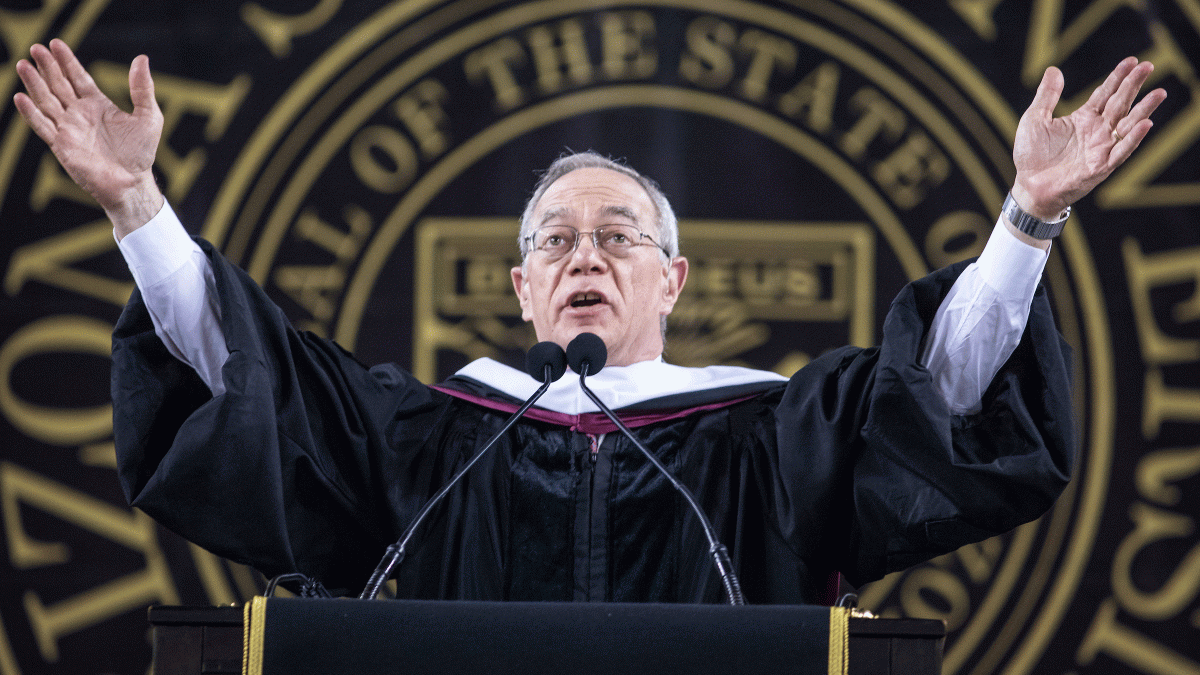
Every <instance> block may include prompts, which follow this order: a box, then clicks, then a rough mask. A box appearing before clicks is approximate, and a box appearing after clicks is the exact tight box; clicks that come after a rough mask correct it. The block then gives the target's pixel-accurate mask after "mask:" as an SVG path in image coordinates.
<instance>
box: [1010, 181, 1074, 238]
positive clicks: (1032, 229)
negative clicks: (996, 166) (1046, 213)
mask: <svg viewBox="0 0 1200 675" xmlns="http://www.w3.org/2000/svg"><path fill="white" fill-rule="evenodd" d="M1000 212H1001V213H1003V214H1004V217H1005V218H1008V222H1010V223H1012V224H1013V227H1015V228H1017V229H1018V230H1020V231H1022V232H1024V233H1025V234H1027V235H1029V236H1031V237H1033V238H1034V239H1053V238H1055V237H1057V236H1058V235H1059V234H1062V231H1063V227H1065V226H1066V224H1067V218H1068V217H1069V216H1070V215H1071V207H1069V206H1068V207H1067V208H1065V209H1063V210H1062V212H1061V213H1059V214H1058V218H1056V219H1054V220H1052V221H1050V222H1046V221H1044V220H1040V219H1038V218H1035V217H1033V216H1031V215H1029V214H1028V213H1026V212H1025V209H1023V208H1021V206H1020V204H1017V200H1015V199H1013V196H1012V193H1011V192H1010V193H1008V197H1007V198H1006V199H1005V200H1004V206H1003V208H1001V209H1000Z"/></svg>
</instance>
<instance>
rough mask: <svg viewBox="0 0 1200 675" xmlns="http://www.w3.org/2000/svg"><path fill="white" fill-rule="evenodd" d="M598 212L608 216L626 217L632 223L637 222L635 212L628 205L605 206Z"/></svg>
mask: <svg viewBox="0 0 1200 675" xmlns="http://www.w3.org/2000/svg"><path fill="white" fill-rule="evenodd" d="M600 212H601V213H603V214H604V215H606V216H608V217H610V218H611V217H616V218H628V219H629V220H631V221H633V222H634V224H637V222H638V217H637V212H635V211H634V210H633V209H631V208H629V207H628V206H617V205H612V206H605V207H604V208H603V209H601V211H600Z"/></svg>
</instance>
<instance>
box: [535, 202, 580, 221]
mask: <svg viewBox="0 0 1200 675" xmlns="http://www.w3.org/2000/svg"><path fill="white" fill-rule="evenodd" d="M571 213H572V210H571V207H569V206H551V207H550V208H548V209H546V211H545V212H544V213H543V214H542V219H541V220H540V221H539V222H538V224H539V225H545V224H546V223H548V222H550V221H551V220H554V219H555V218H564V217H566V218H569V217H570V215H571Z"/></svg>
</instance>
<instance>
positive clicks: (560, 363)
mask: <svg viewBox="0 0 1200 675" xmlns="http://www.w3.org/2000/svg"><path fill="white" fill-rule="evenodd" d="M546 366H550V381H551V382H553V381H555V380H557V379H558V378H560V377H562V375H563V373H564V372H566V370H567V353H566V352H564V351H563V348H562V347H559V346H558V344H556V343H554V342H539V343H537V344H536V345H534V346H533V348H532V349H530V350H529V353H528V354H526V355H525V372H527V373H529V376H530V377H532V378H533V379H535V380H537V381H538V382H542V381H544V380H543V378H545V376H546V373H545V370H546Z"/></svg>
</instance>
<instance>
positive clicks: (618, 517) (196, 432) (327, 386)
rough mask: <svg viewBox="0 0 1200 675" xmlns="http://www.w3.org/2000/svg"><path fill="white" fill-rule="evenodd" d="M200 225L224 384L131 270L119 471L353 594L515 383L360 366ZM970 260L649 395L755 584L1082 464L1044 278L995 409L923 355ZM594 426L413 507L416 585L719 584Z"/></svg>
mask: <svg viewBox="0 0 1200 675" xmlns="http://www.w3.org/2000/svg"><path fill="white" fill-rule="evenodd" d="M203 246H204V249H205V251H206V252H207V253H208V254H209V255H210V256H211V258H212V261H213V268H214V269H213V271H214V276H215V279H216V285H217V293H218V296H219V302H220V307H221V316H222V320H221V325H222V329H223V331H224V334H225V337H226V342H227V344H228V347H229V350H230V357H229V360H228V362H227V363H226V364H225V366H224V368H223V371H222V372H223V376H224V381H225V387H226V392H225V393H224V394H222V395H220V396H217V397H215V398H213V397H211V396H210V395H209V392H208V389H207V387H206V386H205V385H204V384H203V383H202V382H201V381H200V380H199V378H198V377H197V376H196V374H195V373H194V371H192V369H191V368H189V367H187V366H186V365H184V364H182V363H180V362H179V361H177V360H176V359H174V358H173V357H172V356H170V354H169V353H168V352H167V350H166V348H165V347H164V345H163V344H162V342H161V341H160V340H159V339H158V337H157V336H156V335H155V334H154V329H153V326H152V324H151V321H150V317H149V315H148V314H147V311H146V309H145V306H144V305H143V304H142V301H141V298H140V295H139V294H137V293H136V292H135V294H134V296H133V298H132V299H131V300H130V302H129V305H128V307H127V308H126V310H125V312H124V314H123V315H122V317H121V320H120V321H119V323H118V325H117V327H116V330H115V332H114V342H113V401H114V411H115V412H114V417H115V438H116V446H117V457H118V463H119V475H120V479H121V483H122V486H123V488H124V490H125V493H126V495H127V497H128V499H129V501H130V503H131V504H132V505H134V506H137V507H139V508H141V509H143V510H144V511H145V512H146V513H148V514H150V515H151V516H152V517H154V518H155V519H157V520H158V521H159V522H160V523H162V524H163V525H165V526H166V527H167V528H169V529H171V530H173V531H175V532H177V533H178V534H180V535H182V536H183V537H185V538H187V539H189V540H191V541H193V542H195V543H197V544H199V545H201V546H203V547H204V548H206V549H208V550H210V551H212V552H214V553H216V554H218V555H221V556H224V557H227V558H229V559H232V560H234V561H237V562H241V563H245V564H247V565H251V566H254V567H255V568H257V569H259V570H261V571H262V572H263V573H264V574H266V575H268V576H273V575H276V574H281V573H285V572H294V571H299V572H303V573H305V574H308V575H310V576H313V577H316V578H318V579H320V580H321V581H322V582H323V583H324V584H325V585H326V586H329V587H331V588H340V589H346V590H347V591H348V592H349V593H351V594H357V593H358V592H359V591H360V590H361V588H362V586H363V585H364V583H365V581H366V578H367V576H368V575H369V574H370V572H371V570H372V569H374V567H375V565H376V563H377V562H378V560H379V558H380V556H381V555H382V552H383V549H384V547H385V546H386V545H387V544H389V543H392V542H394V541H395V540H396V539H398V538H399V536H400V534H401V533H402V532H403V530H404V528H405V527H406V526H407V524H408V523H409V522H410V520H411V519H412V518H413V516H414V515H415V513H416V512H417V510H418V509H419V508H420V507H421V505H422V504H423V503H424V502H425V501H426V499H428V498H429V497H430V496H431V495H432V494H433V493H434V492H436V491H437V490H438V488H440V487H441V486H442V485H443V484H444V483H445V482H446V481H447V480H448V479H449V477H450V476H452V475H453V474H454V473H455V472H456V470H457V469H458V468H459V467H461V466H462V465H463V463H464V462H465V461H467V460H468V459H469V458H470V457H471V456H472V455H474V454H475V452H476V451H477V450H478V449H479V448H480V447H482V445H483V444H484V443H485V442H486V441H487V440H488V438H490V437H491V436H492V434H493V433H494V432H495V431H496V430H497V429H499V427H500V426H501V425H502V424H503V422H504V420H505V418H506V417H507V413H506V412H505V410H504V408H505V406H508V407H509V408H511V407H512V404H514V403H515V401H514V400H512V399H511V398H510V397H506V395H505V394H503V393H502V392H497V391H494V390H489V389H488V388H487V387H484V386H482V385H480V384H479V383H478V382H472V381H465V380H461V379H457V380H456V379H452V380H450V381H448V382H447V383H444V385H443V386H441V387H440V388H432V387H428V386H425V385H423V384H421V383H420V382H418V381H417V380H416V379H415V378H413V377H412V376H411V375H410V374H408V373H407V372H405V371H403V370H401V369H399V368H397V367H395V366H392V365H385V366H378V367H375V368H367V367H364V366H362V365H360V364H359V363H357V362H356V361H355V360H354V358H353V357H352V356H351V355H350V354H349V353H347V352H346V351H344V350H343V349H341V348H340V347H338V346H337V345H336V344H334V343H332V342H329V341H326V340H323V339H320V338H317V337H315V336H313V335H311V334H308V333H304V332H298V331H295V330H293V329H292V327H291V326H290V324H289V323H288V321H287V319H286V318H285V317H284V316H283V314H282V312H281V311H280V310H279V309H278V308H277V307H276V306H274V305H273V304H272V303H271V302H270V301H269V300H268V299H267V297H266V296H265V294H264V293H263V292H262V290H261V289H259V288H258V287H257V286H256V285H255V284H254V283H253V282H252V281H251V280H250V279H249V278H248V277H247V276H246V275H245V274H244V273H243V272H241V270H239V269H237V268H235V267H234V266H232V265H231V264H229V263H228V262H227V261H225V260H224V259H223V258H222V257H221V256H220V255H219V254H216V253H214V252H213V251H212V249H211V247H210V246H208V245H207V244H204V245H203ZM961 269H962V265H957V266H955V267H953V268H950V269H947V270H943V271H941V272H938V273H935V274H933V275H931V276H929V277H927V278H925V279H922V280H920V281H918V282H915V283H913V284H910V285H909V286H907V287H906V288H905V289H904V290H903V291H902V292H901V293H900V295H899V296H898V297H897V299H896V301H895V302H894V304H893V306H892V308H891V311H890V312H889V314H888V317H887V320H886V322H885V324H884V328H883V339H882V341H881V346H880V347H878V348H871V349H858V348H843V349H839V350H836V351H833V352H831V353H828V354H826V355H824V356H822V357H820V358H818V359H816V360H814V361H813V362H812V363H811V364H810V365H808V366H806V367H805V368H803V369H801V370H800V371H799V372H798V373H796V374H795V375H794V376H793V377H792V378H791V379H790V380H789V381H787V382H785V383H774V384H772V383H766V384H762V385H761V386H758V387H753V388H751V390H739V391H736V392H723V391H715V392H695V393H694V394H689V395H685V396H681V397H671V398H669V399H662V400H658V401H654V402H651V403H650V404H646V405H642V406H639V408H640V410H638V411H636V412H637V413H638V414H639V415H640V416H641V417H640V418H639V424H640V426H638V427H637V428H635V429H634V432H635V433H636V434H638V436H639V437H640V440H641V441H642V442H643V443H644V444H645V445H646V446H648V447H649V448H651V449H653V450H654V451H655V452H656V453H657V454H658V456H659V458H660V459H661V460H662V461H663V462H664V463H665V464H666V465H667V466H668V467H669V468H670V469H671V470H672V471H674V472H675V474H676V475H677V476H678V477H679V479H680V480H681V481H682V482H683V483H684V484H685V485H687V486H688V487H689V488H690V489H691V490H692V491H693V492H694V493H695V494H696V496H697V498H698V500H699V502H700V505H701V506H702V507H703V508H704V509H705V511H706V512H707V514H708V516H709V518H710V519H711V521H712V522H713V525H714V526H715V528H716V530H717V533H718V536H719V537H720V539H721V540H722V541H723V542H724V543H725V544H726V546H727V547H728V548H729V551H730V555H731V557H732V559H733V562H734V565H735V567H736V568H737V571H738V573H739V574H740V575H741V579H742V585H743V588H744V590H745V592H746V596H747V598H748V600H749V601H750V602H753V603H811V602H822V601H828V600H829V599H830V591H829V583H830V580H831V579H832V578H835V576H834V575H835V574H836V573H838V572H840V573H842V574H844V575H845V576H846V577H847V579H848V580H849V581H850V582H851V583H853V584H855V585H857V584H861V583H864V582H867V581H871V580H874V579H878V578H880V577H881V576H883V575H884V574H886V573H888V572H891V571H894V570H899V569H903V568H905V567H908V566H911V565H913V564H916V563H918V562H921V561H923V560H926V559H929V558H931V557H933V556H937V555H939V554H942V553H945V552H948V551H951V550H954V549H955V548H957V547H959V546H962V545H964V544H967V543H970V542H974V541H978V540H981V539H984V538H987V537H990V536H993V535H997V534H1001V533H1003V532H1006V531H1008V530H1010V529H1012V528H1014V527H1016V526H1018V525H1020V524H1022V523H1025V522H1028V521H1030V520H1033V519H1035V518H1037V517H1039V516H1040V515H1041V514H1042V513H1043V512H1045V511H1046V510H1047V509H1048V508H1049V507H1050V506H1051V504H1052V503H1053V501H1054V499H1055V498H1056V497H1057V495H1058V494H1059V492H1060V491H1061V490H1062V488H1063V487H1064V486H1065V484H1066V482H1067V480H1068V479H1069V475H1070V469H1071V466H1072V461H1073V440H1072V421H1071V405H1070V400H1069V371H1070V367H1069V363H1068V360H1069V349H1068V347H1067V346H1066V344H1065V342H1064V341H1063V340H1062V338H1061V337H1060V336H1059V335H1058V333H1057V331H1056V330H1055V328H1054V324H1053V320H1052V317H1051V314H1050V309H1049V305H1048V303H1047V301H1046V296H1045V292H1044V290H1042V289H1039V290H1038V292H1037V295H1036V297H1035V299H1034V303H1033V307H1032V311H1031V315H1030V319H1029V323H1028V326H1027V328H1026V330H1025V334H1024V336H1023V337H1022V340H1021V343H1020V346H1019V347H1018V348H1017V350H1016V352H1015V353H1014V354H1013V356H1012V358H1010V359H1009V361H1008V362H1007V363H1006V364H1005V365H1004V367H1003V368H1002V369H1001V371H1000V373H999V374H998V375H997V376H996V378H995V379H994V381H993V382H992V384H991V386H990V387H989V389H988V391H987V393H986V395H985V397H984V401H983V403H984V405H983V412H981V413H979V414H975V415H969V416H956V415H952V414H951V413H950V412H949V410H948V408H947V406H946V404H945V403H944V402H943V401H942V400H941V399H940V397H939V396H938V394H937V393H936V392H935V391H934V389H933V387H932V384H931V378H930V375H929V373H928V371H927V370H925V369H924V368H923V367H921V366H920V365H919V363H918V357H919V354H920V349H921V343H922V338H923V336H924V333H925V331H926V329H927V327H928V325H929V324H930V322H931V320H932V318H933V315H934V313H935V311H936V309H937V306H938V304H939V302H940V300H941V298H942V297H943V296H944V295H945V293H946V292H947V291H948V290H949V288H950V286H951V285H952V284H953V281H954V279H955V278H956V277H957V274H958V273H959V272H960V271H961ZM480 399H487V400H488V401H489V402H490V403H489V404H486V405H481V404H480V402H479V400H480ZM698 407H699V408H702V409H697V408H698ZM498 408H499V409H498ZM631 412H632V411H626V413H631ZM646 420H649V421H646ZM642 422H644V423H642ZM572 426H575V427H576V428H575V429H574V430H573V429H572V428H571V427H572ZM586 431H587V429H584V428H582V427H579V426H578V425H572V424H560V423H556V422H555V421H553V420H549V421H547V420H528V421H522V422H520V423H518V424H517V425H516V426H515V427H514V428H513V429H511V430H510V431H509V432H508V433H507V434H506V435H505V436H504V437H503V438H502V439H501V440H500V442H499V443H498V444H497V446H496V447H495V448H493V451H492V452H491V453H489V455H488V456H486V457H485V458H484V459H483V460H481V461H480V463H479V464H478V465H477V466H476V467H475V468H474V469H473V470H472V472H471V473H470V474H469V475H468V477H467V480H466V481H465V484H463V485H461V486H459V487H457V488H456V489H455V490H453V491H452V492H451V493H450V495H449V498H448V499H447V500H446V503H445V504H444V505H443V506H441V507H439V508H438V509H436V510H435V511H434V513H433V514H432V517H431V519H430V520H429V522H428V523H427V524H426V525H424V526H422V528H421V530H420V531H419V532H418V535H417V538H416V542H415V543H414V544H413V545H411V546H410V547H409V552H408V557H407V558H406V559H405V561H404V563H403V564H402V565H401V567H400V568H399V571H398V573H397V579H398V589H399V595H400V596H401V597H412V598H439V599H477V600H492V599H510V600H561V601H570V600H613V601H638V602H641V601H655V602H722V601H723V600H724V596H723V590H722V587H721V584H720V581H719V580H718V579H717V578H716V575H715V574H714V573H713V571H712V565H711V562H710V559H709V556H708V555H707V549H708V545H707V542H706V539H705V537H704V534H703V531H702V529H701V527H700V525H699V522H698V520H697V519H696V518H695V517H694V516H693V515H692V514H691V513H690V512H689V510H688V508H687V505H686V503H685V502H684V501H683V500H682V499H681V498H680V497H679V496H678V495H677V494H676V493H675V492H674V491H673V489H672V488H671V486H670V484H669V483H668V482H667V480H666V479H665V478H663V477H662V476H660V475H658V473H657V472H656V470H655V469H654V467H653V466H652V465H651V464H650V463H649V462H648V461H646V460H645V458H644V457H642V456H641V454H640V453H639V452H638V450H637V449H636V448H635V447H633V445H632V444H631V443H629V442H628V441H627V439H625V438H623V437H621V436H620V435H619V434H608V435H607V436H605V442H604V443H603V445H602V446H601V447H600V448H599V451H598V452H595V453H593V452H592V449H591V448H590V444H591V438H590V437H589V435H588V434H587V433H585V432H586ZM592 431H595V429H593V430H592Z"/></svg>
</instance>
